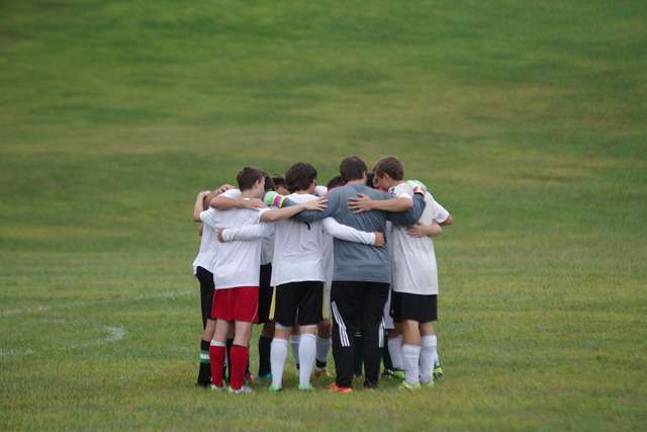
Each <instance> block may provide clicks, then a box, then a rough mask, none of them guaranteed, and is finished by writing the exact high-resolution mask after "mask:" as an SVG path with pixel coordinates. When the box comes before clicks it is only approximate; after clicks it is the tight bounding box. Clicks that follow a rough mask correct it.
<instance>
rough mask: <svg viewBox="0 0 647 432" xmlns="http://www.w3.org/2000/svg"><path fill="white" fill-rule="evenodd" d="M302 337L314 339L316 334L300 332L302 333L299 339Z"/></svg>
mask: <svg viewBox="0 0 647 432" xmlns="http://www.w3.org/2000/svg"><path fill="white" fill-rule="evenodd" d="M303 338H312V339H315V340H316V339H317V336H316V335H313V334H310V333H306V334H302V335H301V339H303Z"/></svg>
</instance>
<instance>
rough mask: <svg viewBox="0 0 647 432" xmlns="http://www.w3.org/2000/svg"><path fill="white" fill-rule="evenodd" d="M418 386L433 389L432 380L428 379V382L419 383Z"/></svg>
mask: <svg viewBox="0 0 647 432" xmlns="http://www.w3.org/2000/svg"><path fill="white" fill-rule="evenodd" d="M420 385H421V386H423V387H433V386H434V385H435V384H434V380H433V379H430V380H429V381H426V382H425V381H420Z"/></svg>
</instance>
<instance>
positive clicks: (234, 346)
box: [231, 344, 249, 350]
mask: <svg viewBox="0 0 647 432" xmlns="http://www.w3.org/2000/svg"><path fill="white" fill-rule="evenodd" d="M231 349H239V350H240V349H242V350H248V349H249V348H247V346H246V345H238V344H233V345H232V346H231Z"/></svg>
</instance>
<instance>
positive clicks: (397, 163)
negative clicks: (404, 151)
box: [373, 156, 404, 180]
mask: <svg viewBox="0 0 647 432" xmlns="http://www.w3.org/2000/svg"><path fill="white" fill-rule="evenodd" d="M373 171H374V172H375V175H378V176H380V177H383V176H384V174H388V175H389V177H391V178H392V179H393V180H402V179H403V178H404V165H402V161H401V160H400V159H398V158H397V157H395V156H387V157H384V158H382V159H380V160H379V161H377V163H376V164H375V168H373Z"/></svg>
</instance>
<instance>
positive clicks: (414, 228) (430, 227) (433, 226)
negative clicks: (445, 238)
mask: <svg viewBox="0 0 647 432" xmlns="http://www.w3.org/2000/svg"><path fill="white" fill-rule="evenodd" d="M442 232H443V228H442V227H441V226H440V225H439V224H438V223H437V222H436V221H433V222H432V223H430V224H423V223H417V224H415V225H411V226H410V227H409V228H407V234H409V235H410V236H411V237H416V238H422V237H437V236H439V235H440V234H442Z"/></svg>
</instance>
